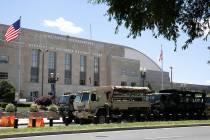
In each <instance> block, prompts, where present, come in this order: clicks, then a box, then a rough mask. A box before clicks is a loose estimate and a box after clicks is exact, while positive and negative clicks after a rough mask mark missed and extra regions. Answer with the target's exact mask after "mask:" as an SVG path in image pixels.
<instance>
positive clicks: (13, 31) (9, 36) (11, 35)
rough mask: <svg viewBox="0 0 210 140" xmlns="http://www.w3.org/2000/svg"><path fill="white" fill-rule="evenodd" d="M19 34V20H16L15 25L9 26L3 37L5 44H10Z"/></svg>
mask: <svg viewBox="0 0 210 140" xmlns="http://www.w3.org/2000/svg"><path fill="white" fill-rule="evenodd" d="M19 32H20V19H18V20H17V21H16V22H15V23H13V24H12V25H10V26H9V28H8V29H7V32H6V33H5V35H4V37H5V40H6V41H7V42H10V41H12V40H14V39H16V38H17V37H18V36H19Z"/></svg>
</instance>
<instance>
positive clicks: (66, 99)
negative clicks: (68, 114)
mask: <svg viewBox="0 0 210 140" xmlns="http://www.w3.org/2000/svg"><path fill="white" fill-rule="evenodd" d="M69 97H70V96H60V97H59V101H58V103H59V104H68V103H69Z"/></svg>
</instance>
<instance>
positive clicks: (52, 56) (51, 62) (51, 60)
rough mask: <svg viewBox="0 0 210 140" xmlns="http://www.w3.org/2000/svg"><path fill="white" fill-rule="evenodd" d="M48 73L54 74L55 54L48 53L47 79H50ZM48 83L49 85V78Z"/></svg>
mask: <svg viewBox="0 0 210 140" xmlns="http://www.w3.org/2000/svg"><path fill="white" fill-rule="evenodd" d="M50 73H54V74H55V73H56V52H49V53H48V77H50ZM48 83H50V81H49V78H48Z"/></svg>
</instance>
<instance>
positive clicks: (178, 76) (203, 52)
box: [0, 0, 210, 85]
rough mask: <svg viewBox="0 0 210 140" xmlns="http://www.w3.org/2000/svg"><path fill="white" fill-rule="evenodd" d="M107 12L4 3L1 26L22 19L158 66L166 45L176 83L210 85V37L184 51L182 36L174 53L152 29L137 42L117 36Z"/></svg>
mask: <svg viewBox="0 0 210 140" xmlns="http://www.w3.org/2000/svg"><path fill="white" fill-rule="evenodd" d="M107 9H108V7H107V6H106V5H103V4H100V5H96V4H90V3H88V0H2V1H1V4H0V23H1V24H7V25H10V24H12V23H13V22H15V21H16V20H17V19H18V18H19V17H20V16H21V27H23V28H29V29H34V30H40V31H46V32H51V33H57V34H61V35H69V36H73V37H79V38H86V39H92V40H96V41H101V42H108V43H113V44H119V45H124V46H128V47H131V48H134V49H137V50H138V51H140V52H142V53H144V54H146V55H147V56H149V57H150V58H152V59H153V60H154V61H155V62H156V63H157V64H158V65H160V62H159V56H160V48H161V45H162V46H163V62H164V63H163V70H164V71H168V72H170V67H171V66H172V67H173V72H172V73H173V82H178V83H190V84H200V85H210V65H208V64H207V61H208V60H210V50H208V49H207V47H208V46H210V37H208V40H207V41H203V39H202V38H200V39H196V40H194V42H193V44H192V45H190V46H189V48H188V49H186V50H182V48H181V46H182V45H183V44H184V41H185V40H186V37H187V36H186V35H185V34H183V33H181V36H180V37H179V39H178V43H177V45H178V46H177V51H176V52H174V48H175V44H174V42H172V41H168V40H166V39H164V38H162V37H160V38H157V39H155V38H154V37H153V36H152V32H151V31H150V30H147V31H144V32H142V35H141V37H137V38H136V39H133V38H127V35H128V33H129V32H128V30H127V29H125V28H124V27H123V26H121V27H120V28H119V32H118V34H115V27H116V22H115V21H114V20H112V21H111V22H109V21H108V16H106V15H105V13H106V10H107ZM90 26H91V30H90Z"/></svg>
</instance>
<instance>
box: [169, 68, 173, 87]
mask: <svg viewBox="0 0 210 140" xmlns="http://www.w3.org/2000/svg"><path fill="white" fill-rule="evenodd" d="M169 68H170V69H171V88H173V80H172V78H173V73H172V72H173V67H172V66H171V67H169Z"/></svg>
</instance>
